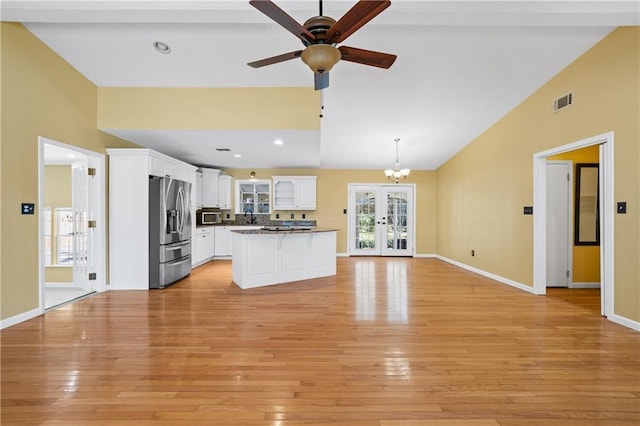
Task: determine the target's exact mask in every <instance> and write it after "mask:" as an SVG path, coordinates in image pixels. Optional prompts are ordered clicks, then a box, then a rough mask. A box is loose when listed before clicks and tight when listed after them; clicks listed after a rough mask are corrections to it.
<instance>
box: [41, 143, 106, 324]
mask: <svg viewBox="0 0 640 426" xmlns="http://www.w3.org/2000/svg"><path fill="white" fill-rule="evenodd" d="M45 145H53V146H57V147H59V148H64V149H67V150H70V151H74V152H77V153H78V154H81V155H84V156H86V157H87V159H88V164H89V166H90V167H94V168H95V169H96V175H95V176H94V178H93V179H96V188H97V191H96V194H94V195H95V196H92V197H90V199H91V204H92V209H93V211H94V212H95V214H94V218H95V220H96V222H97V224H98V226H97V227H96V228H94V231H93V236H94V243H93V244H94V247H95V251H94V253H93V254H94V256H95V262H94V264H95V272H96V274H97V278H96V282H95V285H94V289H95V291H97V292H104V291H106V290H107V280H106V226H107V222H106V215H105V207H106V199H105V194H106V189H105V182H106V180H105V155H104V154H102V153H99V152H95V151H90V150H87V149H84V148H80V147H78V146H75V145H69V144H66V143H64V142H60V141H56V140H53V139H49V138H46V137H43V136H38V209H37V210H38V259H39V261H38V263H39V265H38V266H39V267H38V281H39V284H40V285H39V287H40V295H39V296H40V297H39V299H40V302H39V303H40V306H39V311H40V313H41V314H42V313H44V312H45V300H44V298H45V273H44V269H45V267H44V244H43V233H44V214H43V209H44V166H45V159H44V146H45Z"/></svg>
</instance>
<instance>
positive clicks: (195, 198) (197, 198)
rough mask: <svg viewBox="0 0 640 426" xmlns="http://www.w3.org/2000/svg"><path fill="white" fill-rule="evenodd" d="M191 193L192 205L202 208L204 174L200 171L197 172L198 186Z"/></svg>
mask: <svg viewBox="0 0 640 426" xmlns="http://www.w3.org/2000/svg"><path fill="white" fill-rule="evenodd" d="M191 192H192V195H191V200H192V203H191V204H192V205H194V206H196V207H202V172H201V171H200V170H198V171H196V184H195V185H194V188H193V191H191Z"/></svg>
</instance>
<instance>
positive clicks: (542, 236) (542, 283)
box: [533, 132, 615, 317]
mask: <svg viewBox="0 0 640 426" xmlns="http://www.w3.org/2000/svg"><path fill="white" fill-rule="evenodd" d="M613 143H614V142H613V132H608V133H603V134H601V135H597V136H593V137H590V138H587V139H582V140H580V141H577V142H573V143H570V144H567V145H562V146H559V147H555V148H552V149H549V150H546V151H542V152H538V153H535V154H534V155H533V205H534V206H535V210H537V211H539V212H546V207H547V206H546V195H547V194H546V192H547V191H546V163H547V157H549V156H552V155H556V154H561V153H564V152H569V151H574V150H576V149H580V148H586V147H588V146H593V145H600V146H601V147H600V152H601V156H600V166H601V167H600V170H602V173H601V175H602V182H603V184H602V185H601V186H600V194H601V198H600V199H601V200H602V201H601V202H602V205H601V207H602V208H601V215H602V222H603V224H602V225H603V226H601V227H600V230H601V232H602V235H603V237H602V238H601V240H600V244H601V246H600V247H601V248H600V250H601V259H602V260H601V262H600V263H601V264H600V282H601V283H602V288H603V291H602V293H601V297H604V303H603V305H602V312H601V314H602V315H603V316H606V317H611V316H613V315H614V312H613V294H614V285H615V283H614V274H613V265H614V253H613V248H614V244H613V226H614V223H613V222H614V217H613V213H614V211H615V209H614V201H613V188H614V186H613V175H614V163H613V157H614V145H613ZM534 213H535V211H534ZM546 226H547V223H546V215H544V214H534V216H533V288H534V292H535V294H546V274H547V259H546V246H547V236H546Z"/></svg>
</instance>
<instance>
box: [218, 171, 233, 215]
mask: <svg viewBox="0 0 640 426" xmlns="http://www.w3.org/2000/svg"><path fill="white" fill-rule="evenodd" d="M218 201H219V204H220V208H221V209H223V210H230V209H231V176H229V175H220V176H219V177H218Z"/></svg>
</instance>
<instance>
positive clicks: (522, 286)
mask: <svg viewBox="0 0 640 426" xmlns="http://www.w3.org/2000/svg"><path fill="white" fill-rule="evenodd" d="M435 257H436V258H438V259H440V260H442V261H444V262H447V263H450V264H452V265H455V266H457V267H459V268H462V269H466V270H467V271H470V272H473V273H474V274H478V275H482V276H483V277H487V278H491V279H492V280H495V281H498V282H501V283H503V284H507V285H510V286H511V287H515V288H517V289H519V290H523V291H526V292H527V293H531V294H536V293H535V291H534V289H533V287H531V286H528V285H526V284H522V283H519V282H517V281H513V280H510V279H509V278H505V277H501V276H500V275H496V274H492V273H491V272H487V271H483V270H482V269H478V268H475V267H473V266H469V265H466V264H464V263H461V262H458V261H457V260H453V259H449V258H447V257H444V256H440V255H436V256H435Z"/></svg>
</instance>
